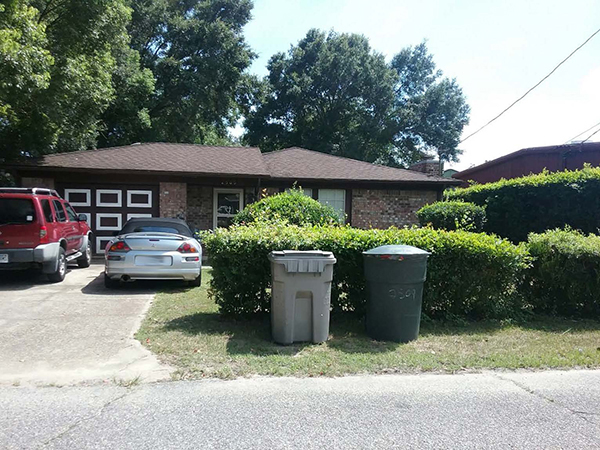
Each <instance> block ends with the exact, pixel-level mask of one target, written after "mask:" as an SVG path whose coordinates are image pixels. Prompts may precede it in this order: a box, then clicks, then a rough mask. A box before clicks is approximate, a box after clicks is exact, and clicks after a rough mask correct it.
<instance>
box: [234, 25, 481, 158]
mask: <svg viewBox="0 0 600 450" xmlns="http://www.w3.org/2000/svg"><path fill="white" fill-rule="evenodd" d="M268 69H269V75H268V76H267V77H265V79H264V80H263V86H260V85H259V83H257V82H256V81H254V83H251V84H250V88H249V89H247V91H246V96H245V98H246V99H249V101H250V102H251V104H252V105H253V106H252V107H250V108H248V109H247V111H246V120H245V127H246V130H247V132H246V134H245V136H244V140H245V142H247V143H249V144H251V145H258V146H260V148H261V149H262V150H263V151H270V150H274V149H278V148H283V147H287V146H294V145H297V146H304V147H307V148H311V149H314V150H318V151H322V152H325V153H331V154H334V155H341V156H347V157H351V158H355V159H361V160H364V161H370V162H377V163H381V164H386V165H392V166H402V165H404V166H405V165H408V164H411V163H413V162H416V161H418V160H420V159H422V158H424V157H429V156H438V157H440V158H441V159H442V160H444V161H450V160H455V159H456V158H457V157H458V155H459V154H460V151H459V150H458V149H457V146H458V143H459V137H460V134H461V132H462V129H463V127H464V126H465V125H466V123H467V122H468V114H469V107H468V105H467V104H466V101H465V98H464V95H463V94H462V91H461V89H460V87H459V86H458V84H457V83H456V81H455V80H450V79H447V78H443V77H442V73H441V71H439V70H437V69H436V67H435V63H434V62H433V57H432V56H431V55H430V54H429V53H428V51H427V47H426V45H425V44H424V43H423V44H420V45H418V46H416V47H414V48H412V47H409V48H406V49H404V50H402V51H401V52H400V53H399V54H398V55H396V56H395V57H394V58H393V60H392V62H391V63H390V64H386V63H385V61H384V58H383V56H382V55H379V54H377V53H375V52H373V51H372V50H371V48H370V47H369V43H368V41H367V39H366V38H365V37H363V36H360V35H355V34H337V33H334V32H331V33H329V34H325V33H323V32H321V31H318V30H311V31H309V32H308V34H307V36H306V37H305V38H304V39H302V40H301V41H300V42H299V43H298V45H297V46H294V47H292V48H291V49H290V51H289V52H288V53H287V54H284V53H278V54H276V55H274V56H273V57H272V58H271V59H270V61H269V64H268Z"/></svg>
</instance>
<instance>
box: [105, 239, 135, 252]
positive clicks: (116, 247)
mask: <svg viewBox="0 0 600 450" xmlns="http://www.w3.org/2000/svg"><path fill="white" fill-rule="evenodd" d="M129 250H131V249H130V248H129V245H127V242H125V241H117V242H115V243H114V244H113V245H111V246H110V248H109V249H108V251H109V252H123V253H125V252H128V251H129Z"/></svg>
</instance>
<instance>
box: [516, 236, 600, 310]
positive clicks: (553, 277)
mask: <svg viewBox="0 0 600 450" xmlns="http://www.w3.org/2000/svg"><path fill="white" fill-rule="evenodd" d="M529 251H530V253H531V256H532V257H533V258H534V263H533V267H532V268H531V269H530V270H529V283H528V286H529V287H530V289H531V296H530V297H531V298H530V301H531V303H532V304H533V306H534V310H535V311H538V312H543V313H549V314H558V315H567V316H580V317H596V318H597V317H600V236H596V235H592V234H590V235H589V236H586V235H584V234H582V233H579V232H577V231H572V230H569V229H566V230H559V229H557V230H552V231H547V232H545V233H543V234H536V233H531V234H530V235H529Z"/></svg>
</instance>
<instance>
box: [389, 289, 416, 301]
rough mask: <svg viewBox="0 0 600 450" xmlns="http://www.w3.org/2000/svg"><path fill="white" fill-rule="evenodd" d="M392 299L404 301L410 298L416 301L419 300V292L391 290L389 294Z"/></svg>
mask: <svg viewBox="0 0 600 450" xmlns="http://www.w3.org/2000/svg"><path fill="white" fill-rule="evenodd" d="M388 294H389V296H390V298H393V299H398V300H402V299H405V298H410V299H412V300H415V299H416V298H417V290H416V289H410V288H408V289H390V290H389V292H388Z"/></svg>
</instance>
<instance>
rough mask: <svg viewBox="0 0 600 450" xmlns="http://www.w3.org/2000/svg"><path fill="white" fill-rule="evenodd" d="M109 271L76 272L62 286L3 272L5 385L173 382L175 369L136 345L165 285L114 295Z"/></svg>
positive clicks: (137, 286) (0, 316)
mask: <svg viewBox="0 0 600 450" xmlns="http://www.w3.org/2000/svg"><path fill="white" fill-rule="evenodd" d="M103 270H104V266H103V265H102V264H93V265H92V266H91V267H89V268H87V269H80V268H78V267H77V266H75V267H70V268H69V272H68V273H67V276H66V278H65V280H64V281H63V282H62V283H49V282H48V281H47V279H46V277H44V276H42V275H38V276H36V275H35V274H32V273H31V272H25V271H22V272H1V273H0V385H2V384H14V383H20V384H25V383H32V384H50V383H56V384H68V383H79V382H84V381H85V382H89V381H93V382H97V381H102V380H104V379H117V380H121V379H132V378H136V377H138V376H141V377H142V378H144V379H145V380H157V379H164V378H169V373H170V372H169V368H167V367H164V366H161V365H160V364H159V363H158V361H157V359H156V357H155V356H154V355H152V354H151V353H150V352H149V351H148V350H147V349H146V348H144V347H143V346H142V345H141V344H140V343H139V342H137V341H136V340H135V339H133V333H134V331H135V330H137V328H138V327H139V324H140V321H141V319H142V316H143V314H144V313H145V311H146V310H147V308H148V307H149V306H150V302H151V301H152V299H153V298H154V293H155V291H156V289H157V287H159V285H157V284H156V283H132V284H128V285H125V286H123V287H122V288H120V289H117V290H108V289H105V287H104V284H103V278H102V272H103ZM0 411H1V408H0Z"/></svg>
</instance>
